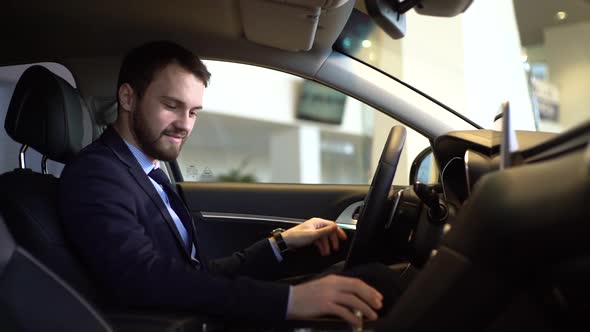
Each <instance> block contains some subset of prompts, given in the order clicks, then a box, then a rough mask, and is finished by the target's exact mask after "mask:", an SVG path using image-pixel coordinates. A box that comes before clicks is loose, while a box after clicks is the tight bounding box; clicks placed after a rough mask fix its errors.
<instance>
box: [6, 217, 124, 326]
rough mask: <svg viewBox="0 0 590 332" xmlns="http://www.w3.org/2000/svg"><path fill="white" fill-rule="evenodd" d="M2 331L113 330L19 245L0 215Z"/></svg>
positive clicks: (76, 294) (71, 290)
mask: <svg viewBox="0 0 590 332" xmlns="http://www.w3.org/2000/svg"><path fill="white" fill-rule="evenodd" d="M0 327H1V328H2V330H3V331H56V332H57V331H59V332H61V331H87V332H94V331H96V332H109V331H113V330H112V328H111V327H110V326H109V324H108V323H107V322H106V321H105V320H104V319H103V318H101V315H100V314H99V313H98V312H97V311H96V310H95V309H94V308H93V306H92V305H91V304H90V303H88V302H87V301H86V300H84V299H83V298H82V297H81V296H80V295H79V294H78V293H77V292H76V291H75V290H74V289H72V288H71V287H69V286H68V285H67V284H66V283H65V282H64V281H63V280H62V279H61V278H59V277H58V276H57V275H55V274H54V273H53V272H51V271H50V270H49V269H47V268H46V267H45V266H44V265H43V264H42V263H41V262H39V261H38V260H37V259H35V258H34V257H33V256H31V254H29V253H28V252H27V251H26V250H24V249H23V248H21V247H20V246H18V245H17V244H16V243H15V242H14V239H13V238H12V236H11V235H10V232H9V231H8V229H7V228H6V225H5V224H4V218H2V216H0Z"/></svg>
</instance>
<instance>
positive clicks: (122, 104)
mask: <svg viewBox="0 0 590 332" xmlns="http://www.w3.org/2000/svg"><path fill="white" fill-rule="evenodd" d="M118 93H119V109H121V110H123V111H125V112H131V111H133V110H134V109H135V100H136V98H135V91H133V88H132V87H131V85H129V83H123V84H121V86H120V87H119V91H118Z"/></svg>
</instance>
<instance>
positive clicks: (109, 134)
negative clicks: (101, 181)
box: [100, 127, 190, 258]
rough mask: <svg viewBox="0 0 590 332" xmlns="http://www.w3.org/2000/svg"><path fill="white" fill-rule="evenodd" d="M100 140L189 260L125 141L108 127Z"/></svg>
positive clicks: (156, 196)
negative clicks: (125, 168)
mask: <svg viewBox="0 0 590 332" xmlns="http://www.w3.org/2000/svg"><path fill="white" fill-rule="evenodd" d="M100 139H101V140H102V142H103V143H104V144H105V145H106V146H108V147H110V148H111V150H112V151H113V152H114V153H115V155H116V156H117V157H118V158H119V159H120V160H121V161H122V162H123V163H124V164H126V165H127V166H128V167H129V173H130V174H131V176H133V178H134V179H135V181H137V183H138V184H139V186H140V187H141V188H142V189H143V190H144V191H145V193H146V194H147V195H148V196H149V197H150V199H151V200H152V202H153V203H154V204H155V205H156V206H157V207H158V210H159V211H160V214H162V217H163V218H164V219H165V220H166V223H167V224H168V226H169V228H170V231H171V232H172V233H173V234H174V237H176V240H177V242H178V245H180V247H181V248H182V250H183V251H184V252H185V253H186V254H187V255H188V256H189V258H190V252H188V251H187V249H186V247H185V245H184V242H183V241H182V237H181V236H180V233H179V232H178V228H177V227H176V225H175V224H174V220H173V219H172V217H171V216H170V213H169V212H168V209H167V208H166V205H165V204H164V202H163V201H162V198H161V197H160V195H159V194H158V192H157V191H156V188H154V186H153V184H152V183H151V181H150V180H149V178H148V176H147V175H146V174H145V173H144V171H143V169H142V168H141V166H140V165H139V163H138V162H137V160H136V159H135V157H134V156H133V154H132V153H131V151H129V148H128V147H127V145H126V144H125V141H123V139H122V138H121V137H120V136H119V134H118V133H117V132H116V131H115V130H114V129H112V128H110V127H109V128H108V129H107V130H106V131H105V132H104V133H103V134H102V135H101V137H100Z"/></svg>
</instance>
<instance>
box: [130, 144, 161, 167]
mask: <svg viewBox="0 0 590 332" xmlns="http://www.w3.org/2000/svg"><path fill="white" fill-rule="evenodd" d="M125 144H127V147H128V148H129V150H130V151H131V153H132V154H133V156H134V157H135V159H136V160H137V162H138V163H139V165H140V166H141V169H143V171H144V172H145V174H149V172H151V171H152V170H153V169H156V168H159V167H160V161H159V160H156V162H155V163H153V162H152V161H151V160H150V158H149V157H148V156H146V155H145V153H143V151H141V150H140V149H138V148H137V147H136V146H135V145H133V144H130V143H129V142H127V141H125Z"/></svg>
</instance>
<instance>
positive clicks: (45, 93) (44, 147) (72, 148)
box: [4, 65, 84, 163]
mask: <svg viewBox="0 0 590 332" xmlns="http://www.w3.org/2000/svg"><path fill="white" fill-rule="evenodd" d="M81 107H82V106H81V103H80V99H79V97H78V94H77V92H76V90H75V89H74V88H73V87H72V86H71V85H70V84H69V83H68V82H66V81H65V80H63V79H62V78H61V77H59V76H57V75H55V74H53V73H52V72H51V71H49V70H48V69H46V68H45V67H42V66H37V65H35V66H31V67H29V68H28V69H27V70H26V71H25V72H24V73H23V74H22V76H21V78H20V79H19V81H18V83H17V85H16V88H15V90H14V94H13V96H12V99H11V101H10V105H9V107H8V112H7V113H6V122H5V123H4V127H5V129H6V132H7V133H8V135H9V136H10V137H11V138H12V139H14V140H15V141H17V142H19V143H21V144H27V145H29V146H31V147H32V148H34V149H35V150H37V151H39V152H40V153H41V154H43V155H46V156H47V157H48V158H49V159H51V160H54V161H58V162H61V163H65V162H66V161H67V160H68V159H69V158H71V157H72V156H74V155H75V154H76V153H77V152H78V151H80V149H81V148H82V140H83V135H84V129H83V128H84V126H83V112H82V111H81Z"/></svg>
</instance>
